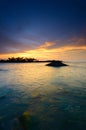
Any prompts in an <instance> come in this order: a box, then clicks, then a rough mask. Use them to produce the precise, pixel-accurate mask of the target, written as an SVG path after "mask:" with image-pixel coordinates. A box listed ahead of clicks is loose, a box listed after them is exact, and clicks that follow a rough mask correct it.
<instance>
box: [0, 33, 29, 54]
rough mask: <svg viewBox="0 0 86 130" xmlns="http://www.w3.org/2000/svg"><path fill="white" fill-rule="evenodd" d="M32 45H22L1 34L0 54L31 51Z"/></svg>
mask: <svg viewBox="0 0 86 130" xmlns="http://www.w3.org/2000/svg"><path fill="white" fill-rule="evenodd" d="M30 48H31V47H30V45H25V44H22V43H20V42H18V41H16V40H13V39H11V38H10V37H8V36H7V35H6V34H3V33H0V54H4V53H16V52H21V51H24V50H26V49H28V50H29V49H30Z"/></svg>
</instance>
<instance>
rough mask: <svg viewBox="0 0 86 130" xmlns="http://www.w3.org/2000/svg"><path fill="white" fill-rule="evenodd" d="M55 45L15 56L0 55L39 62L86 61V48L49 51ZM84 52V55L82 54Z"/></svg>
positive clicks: (73, 47)
mask: <svg viewBox="0 0 86 130" xmlns="http://www.w3.org/2000/svg"><path fill="white" fill-rule="evenodd" d="M52 45H54V44H53V43H52V42H50V43H49V42H46V43H45V45H44V46H43V45H42V46H40V47H39V48H37V49H35V50H29V51H24V53H14V54H3V55H0V59H1V58H8V57H34V58H36V59H39V60H49V59H50V60H52V59H61V60H71V59H81V58H84V59H86V53H85V52H86V46H81V47H80V46H77V47H76V46H65V47H60V48H53V49H52V48H51V49H47V48H46V47H50V46H52ZM82 52H83V53H82Z"/></svg>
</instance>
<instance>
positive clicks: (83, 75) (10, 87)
mask: <svg viewBox="0 0 86 130" xmlns="http://www.w3.org/2000/svg"><path fill="white" fill-rule="evenodd" d="M45 64H46V63H22V64H21V63H19V64H18V63H17V64H16V63H14V64H11V63H9V64H2V63H0V130H23V128H22V124H21V122H20V121H19V117H21V115H23V113H28V115H29V116H30V120H31V121H32V125H31V128H30V129H31V130H86V63H77V62H76V63H73V62H69V63H67V64H69V66H67V67H61V68H55V67H48V66H45ZM32 118H34V120H35V123H33V122H34V121H33V119H32Z"/></svg>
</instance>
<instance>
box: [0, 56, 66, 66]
mask: <svg viewBox="0 0 86 130" xmlns="http://www.w3.org/2000/svg"><path fill="white" fill-rule="evenodd" d="M40 62H49V63H48V64H46V66H53V67H60V66H68V65H67V64H64V63H63V62H62V61H60V60H45V61H40V60H37V59H35V58H27V57H16V58H15V57H10V58H8V59H6V60H5V59H1V60H0V63H40Z"/></svg>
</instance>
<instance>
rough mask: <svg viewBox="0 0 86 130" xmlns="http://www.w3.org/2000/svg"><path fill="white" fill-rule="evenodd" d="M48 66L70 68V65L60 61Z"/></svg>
mask: <svg viewBox="0 0 86 130" xmlns="http://www.w3.org/2000/svg"><path fill="white" fill-rule="evenodd" d="M46 66H53V67H62V66H68V65H67V64H65V63H63V62H62V61H59V60H58V61H52V62H50V63H49V64H46Z"/></svg>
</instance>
